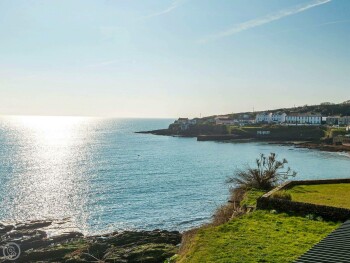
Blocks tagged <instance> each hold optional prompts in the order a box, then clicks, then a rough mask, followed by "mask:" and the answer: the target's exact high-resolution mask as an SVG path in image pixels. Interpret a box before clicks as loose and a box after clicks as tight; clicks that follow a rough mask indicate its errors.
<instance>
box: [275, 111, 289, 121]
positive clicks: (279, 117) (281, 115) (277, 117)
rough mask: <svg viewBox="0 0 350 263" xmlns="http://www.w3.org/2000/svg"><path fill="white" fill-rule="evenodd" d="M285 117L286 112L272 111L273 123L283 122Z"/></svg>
mask: <svg viewBox="0 0 350 263" xmlns="http://www.w3.org/2000/svg"><path fill="white" fill-rule="evenodd" d="M286 117H287V114H285V113H284V112H283V113H281V112H276V113H272V115H271V120H272V122H274V123H284V122H286Z"/></svg>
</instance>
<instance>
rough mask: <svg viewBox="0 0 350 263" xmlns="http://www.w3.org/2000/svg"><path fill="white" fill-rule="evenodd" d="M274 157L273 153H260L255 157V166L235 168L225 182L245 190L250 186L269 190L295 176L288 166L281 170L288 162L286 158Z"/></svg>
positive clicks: (250, 187)
mask: <svg viewBox="0 0 350 263" xmlns="http://www.w3.org/2000/svg"><path fill="white" fill-rule="evenodd" d="M276 158H277V155H276V154H275V153H271V154H270V155H269V156H265V155H264V154H261V155H260V158H258V159H256V167H255V168H252V167H250V166H247V168H246V169H243V170H240V169H239V170H237V171H236V172H235V175H234V176H233V177H231V178H229V179H228V180H227V183H231V184H234V185H235V186H236V187H237V188H241V189H246V190H248V189H252V188H255V189H259V190H270V189H272V188H273V187H275V186H276V185H277V184H279V183H281V182H282V181H284V180H287V179H288V178H290V177H294V176H296V172H294V171H292V170H291V169H290V168H289V167H288V168H287V169H285V170H283V169H284V166H285V165H286V164H287V163H288V161H287V160H286V159H283V160H282V161H278V160H277V159H276Z"/></svg>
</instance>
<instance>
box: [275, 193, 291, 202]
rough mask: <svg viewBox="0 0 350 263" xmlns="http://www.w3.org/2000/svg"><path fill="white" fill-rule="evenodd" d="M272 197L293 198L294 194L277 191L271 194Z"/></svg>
mask: <svg viewBox="0 0 350 263" xmlns="http://www.w3.org/2000/svg"><path fill="white" fill-rule="evenodd" d="M271 197H272V198H277V199H285V200H292V195H291V194H290V193H288V192H286V191H277V192H275V193H273V194H272V195H271Z"/></svg>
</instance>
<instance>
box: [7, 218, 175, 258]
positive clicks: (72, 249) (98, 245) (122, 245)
mask: <svg viewBox="0 0 350 263" xmlns="http://www.w3.org/2000/svg"><path fill="white" fill-rule="evenodd" d="M52 224H54V222H53V221H50V220H43V221H30V222H24V223H13V224H5V223H0V235H1V240H0V245H1V248H2V249H0V262H25V263H30V262H70V263H73V262H117V263H126V262H143V263H159V262H164V261H165V260H166V259H168V258H170V257H172V256H173V255H174V254H176V252H177V250H178V245H179V244H180V242H181V237H182V236H181V233H179V232H178V231H166V230H158V229H157V230H153V231H123V232H113V233H108V234H104V235H95V236H84V235H83V234H82V233H80V232H75V231H72V232H63V233H60V234H57V235H53V236H50V235H49V234H48V229H49V228H50V226H52Z"/></svg>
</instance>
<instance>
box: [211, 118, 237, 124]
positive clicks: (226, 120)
mask: <svg viewBox="0 0 350 263" xmlns="http://www.w3.org/2000/svg"><path fill="white" fill-rule="evenodd" d="M237 122H238V121H237V120H234V119H230V118H229V117H227V116H218V117H216V118H215V124H216V125H234V124H236V123H237Z"/></svg>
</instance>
